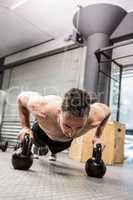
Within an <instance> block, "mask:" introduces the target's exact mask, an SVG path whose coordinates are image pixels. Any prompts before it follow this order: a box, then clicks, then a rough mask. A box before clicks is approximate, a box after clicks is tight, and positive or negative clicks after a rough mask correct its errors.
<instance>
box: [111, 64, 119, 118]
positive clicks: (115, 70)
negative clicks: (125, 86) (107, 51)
mask: <svg viewBox="0 0 133 200" xmlns="http://www.w3.org/2000/svg"><path fill="white" fill-rule="evenodd" d="M119 85H120V67H119V66H117V65H115V64H114V63H112V68H111V87H110V106H111V109H112V116H111V118H112V120H115V121H116V120H117V114H118V101H119Z"/></svg>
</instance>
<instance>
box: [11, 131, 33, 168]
mask: <svg viewBox="0 0 133 200" xmlns="http://www.w3.org/2000/svg"><path fill="white" fill-rule="evenodd" d="M18 147H19V148H18V149H16V151H14V153H13V155H12V165H13V167H14V169H19V170H28V169H29V168H30V167H31V166H32V164H33V154H32V152H31V147H32V140H31V139H30V137H29V134H25V138H24V141H23V142H22V143H20V145H18Z"/></svg>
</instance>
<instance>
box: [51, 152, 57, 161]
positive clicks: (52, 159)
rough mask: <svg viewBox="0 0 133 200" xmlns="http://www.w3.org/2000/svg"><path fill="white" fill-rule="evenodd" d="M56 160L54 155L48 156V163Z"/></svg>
mask: <svg viewBox="0 0 133 200" xmlns="http://www.w3.org/2000/svg"><path fill="white" fill-rule="evenodd" d="M56 158H57V156H56V154H53V153H52V154H51V155H50V156H49V161H56Z"/></svg>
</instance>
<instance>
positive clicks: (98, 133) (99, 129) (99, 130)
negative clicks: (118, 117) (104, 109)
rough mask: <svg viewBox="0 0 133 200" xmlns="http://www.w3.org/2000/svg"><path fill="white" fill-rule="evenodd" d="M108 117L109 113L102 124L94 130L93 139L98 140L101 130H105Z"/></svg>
mask: <svg viewBox="0 0 133 200" xmlns="http://www.w3.org/2000/svg"><path fill="white" fill-rule="evenodd" d="M110 115H111V112H109V113H108V114H107V115H106V116H105V118H104V119H103V120H102V122H101V123H100V125H99V126H98V128H97V130H96V133H95V137H97V138H100V137H101V135H102V131H103V129H104V128H105V126H106V124H107V121H108V119H109V117H110Z"/></svg>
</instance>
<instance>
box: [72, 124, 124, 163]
mask: <svg viewBox="0 0 133 200" xmlns="http://www.w3.org/2000/svg"><path fill="white" fill-rule="evenodd" d="M95 131H96V129H93V130H90V131H88V132H87V133H86V134H85V135H83V136H81V137H79V138H76V139H74V140H73V142H72V144H71V147H70V149H69V157H70V158H71V159H74V160H78V161H80V162H86V161H87V160H88V158H90V157H92V150H93V145H92V137H93V135H94V134H95ZM101 140H102V143H103V144H105V145H106V148H105V149H104V151H103V153H102V159H103V160H104V162H105V163H106V164H107V165H113V164H116V163H119V164H122V163H123V161H124V140H125V125H124V124H122V123H119V122H114V121H110V122H108V123H107V125H106V126H105V128H104V130H103V133H102V137H101Z"/></svg>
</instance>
